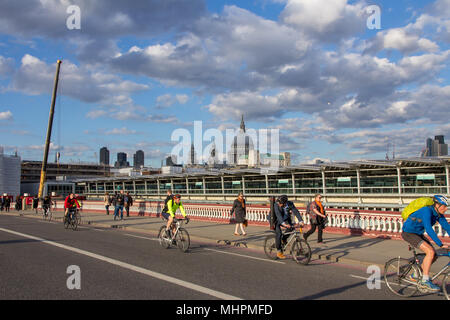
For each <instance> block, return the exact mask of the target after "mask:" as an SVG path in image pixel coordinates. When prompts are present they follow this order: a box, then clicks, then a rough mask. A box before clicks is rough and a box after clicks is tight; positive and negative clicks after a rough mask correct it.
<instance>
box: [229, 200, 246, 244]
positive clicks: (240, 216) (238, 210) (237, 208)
mask: <svg viewBox="0 0 450 320" xmlns="http://www.w3.org/2000/svg"><path fill="white" fill-rule="evenodd" d="M233 213H234V215H235V221H236V228H235V229H234V235H235V236H240V234H239V233H238V227H240V228H241V231H242V235H243V236H246V235H247V233H245V230H244V221H245V216H246V208H245V199H244V194H243V193H242V192H239V195H238V198H237V199H236V200H234V202H233V208H232V209H231V212H230V215H231V216H232V215H233Z"/></svg>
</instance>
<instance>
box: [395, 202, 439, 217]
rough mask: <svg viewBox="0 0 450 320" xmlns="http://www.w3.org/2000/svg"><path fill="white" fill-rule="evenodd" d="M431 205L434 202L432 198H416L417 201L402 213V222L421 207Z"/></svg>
mask: <svg viewBox="0 0 450 320" xmlns="http://www.w3.org/2000/svg"><path fill="white" fill-rule="evenodd" d="M433 204H434V200H433V198H430V197H422V198H418V199H416V200H414V201H412V202H411V203H410V204H408V206H407V207H406V208H405V209H403V211H402V218H403V221H406V219H408V217H409V216H410V215H411V214H412V213H414V212H416V211H417V210H419V209H421V208H423V207H427V206H432V205H433Z"/></svg>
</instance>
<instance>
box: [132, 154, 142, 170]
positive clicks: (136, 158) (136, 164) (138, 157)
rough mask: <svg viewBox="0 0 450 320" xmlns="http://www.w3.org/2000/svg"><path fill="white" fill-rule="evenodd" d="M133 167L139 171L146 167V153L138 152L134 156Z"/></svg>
mask: <svg viewBox="0 0 450 320" xmlns="http://www.w3.org/2000/svg"><path fill="white" fill-rule="evenodd" d="M133 166H134V167H135V168H136V169H139V168H141V167H143V166H144V151H142V150H138V151H136V153H135V154H134V156H133Z"/></svg>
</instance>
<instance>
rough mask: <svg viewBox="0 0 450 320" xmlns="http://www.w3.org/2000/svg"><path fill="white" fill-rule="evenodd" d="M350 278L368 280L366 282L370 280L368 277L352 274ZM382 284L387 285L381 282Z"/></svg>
mask: <svg viewBox="0 0 450 320" xmlns="http://www.w3.org/2000/svg"><path fill="white" fill-rule="evenodd" d="M350 277H352V278H356V279H361V280H366V281H367V279H368V277H361V276H355V275H354V274H350ZM380 282H382V283H386V282H385V281H383V280H380Z"/></svg>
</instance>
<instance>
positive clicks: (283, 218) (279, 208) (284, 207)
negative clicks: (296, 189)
mask: <svg viewBox="0 0 450 320" xmlns="http://www.w3.org/2000/svg"><path fill="white" fill-rule="evenodd" d="M276 203H277V205H275V206H274V213H275V215H276V217H277V222H276V225H275V245H276V247H277V258H278V259H286V256H285V255H284V254H283V252H282V250H281V238H282V236H283V233H282V231H281V228H283V229H292V228H294V227H295V225H294V224H293V223H292V220H291V214H292V213H293V214H294V215H295V216H296V217H297V219H298V222H299V225H300V226H301V227H302V226H303V219H302V217H301V216H300V212H298V210H297V208H296V207H295V205H294V204H293V203H292V201H289V199H288V197H287V196H286V195H282V196H279V197H278V198H277V200H276Z"/></svg>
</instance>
